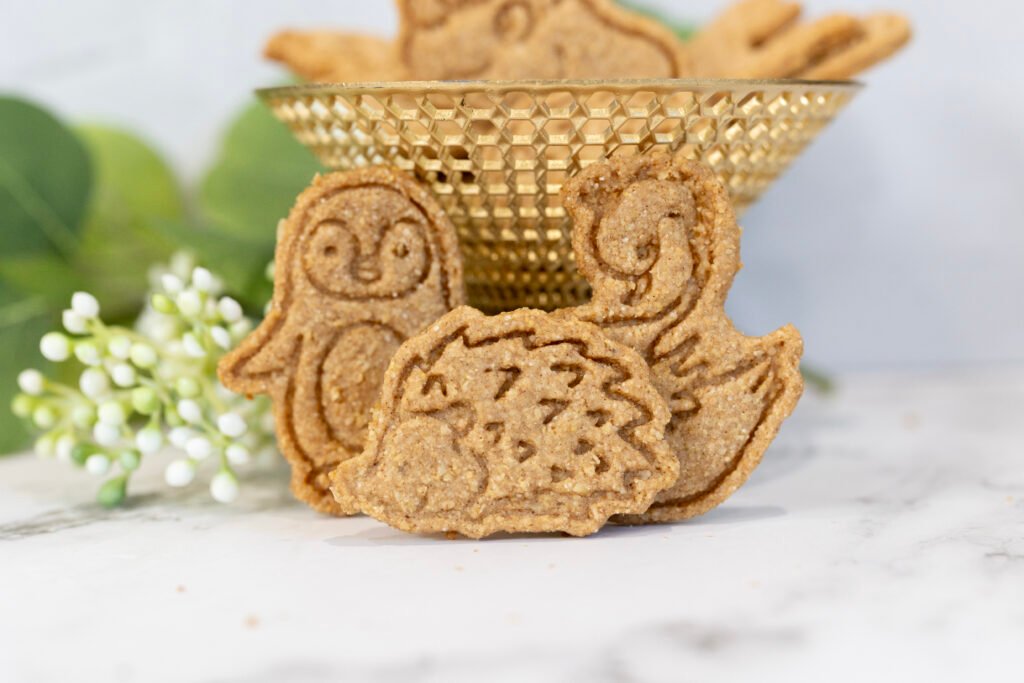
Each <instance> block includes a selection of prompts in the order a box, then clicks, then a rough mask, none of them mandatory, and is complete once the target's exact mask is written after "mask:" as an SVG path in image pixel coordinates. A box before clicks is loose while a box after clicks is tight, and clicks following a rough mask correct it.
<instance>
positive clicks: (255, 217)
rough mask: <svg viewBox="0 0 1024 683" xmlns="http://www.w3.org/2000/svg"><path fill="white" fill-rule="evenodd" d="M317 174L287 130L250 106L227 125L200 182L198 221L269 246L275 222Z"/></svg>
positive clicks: (315, 165)
mask: <svg viewBox="0 0 1024 683" xmlns="http://www.w3.org/2000/svg"><path fill="white" fill-rule="evenodd" d="M322 171H324V168H323V167H322V166H321V165H320V164H319V163H318V162H317V161H316V159H315V158H314V157H313V155H312V154H311V153H310V152H309V151H307V150H306V148H304V147H303V146H302V145H301V144H299V143H298V141H296V140H295V138H294V137H293V136H292V134H291V132H290V131H289V130H288V128H287V127H286V126H285V125H284V124H282V123H280V122H279V121H278V120H277V119H275V118H274V117H273V115H272V114H271V113H270V112H269V110H267V109H266V107H264V106H263V105H262V104H260V103H254V104H252V105H250V106H249V107H247V108H246V109H245V110H243V111H242V113H241V115H240V116H239V117H238V118H237V119H236V120H235V121H234V123H232V124H231V126H230V128H229V129H228V131H227V135H226V136H225V139H224V144H223V147H222V148H221V152H220V157H219V158H218V159H217V161H216V163H215V164H214V165H213V167H212V168H211V169H210V171H209V173H208V174H207V175H206V177H205V178H204V180H203V182H202V186H201V188H200V195H199V203H200V209H201V212H202V215H203V218H204V219H205V221H206V222H207V223H208V224H209V225H210V226H211V227H212V228H213V229H214V230H216V231H217V232H221V233H224V234H226V235H230V236H233V237H235V238H237V239H241V240H246V241H248V242H250V243H253V244H259V245H264V246H267V245H273V243H274V238H275V236H276V232H277V223H278V221H279V220H280V219H282V218H284V217H285V216H286V215H287V213H288V211H289V209H291V207H292V204H294V203H295V198H296V197H297V196H298V194H299V193H300V192H302V190H303V189H305V188H306V186H308V185H309V183H310V181H311V180H312V179H313V176H314V174H316V173H318V172H322ZM214 266H215V267H217V268H222V267H223V264H220V263H217V264H214Z"/></svg>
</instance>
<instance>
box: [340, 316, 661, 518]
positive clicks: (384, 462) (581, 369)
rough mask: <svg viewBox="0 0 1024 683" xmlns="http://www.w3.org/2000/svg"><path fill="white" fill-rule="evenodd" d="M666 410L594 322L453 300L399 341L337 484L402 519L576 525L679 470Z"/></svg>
mask: <svg viewBox="0 0 1024 683" xmlns="http://www.w3.org/2000/svg"><path fill="white" fill-rule="evenodd" d="M668 419H669V414H668V408H667V406H666V405H665V402H664V401H663V400H662V398H661V397H660V396H659V395H658V392H657V389H655V387H654V385H653V384H652V380H651V376H650V370H649V369H648V368H647V366H646V365H645V364H644V362H643V360H642V359H641V358H640V357H639V356H638V355H637V354H636V353H635V352H634V351H632V350H631V349H629V348H627V347H625V346H623V345H621V344H616V343H615V342H612V341H610V340H609V339H608V338H607V337H606V336H605V335H604V334H602V332H601V330H599V329H598V328H596V327H594V326H593V325H588V324H586V323H582V322H580V321H578V320H575V319H572V318H563V319H558V318H555V317H554V316H552V315H550V314H546V313H543V312H541V311H534V310H529V309H520V310H518V311H515V312H512V313H503V314H500V315H497V316H493V317H486V316H484V315H483V314H482V313H480V312H479V311H476V310H474V309H472V308H468V307H464V308H459V309H457V310H455V311H453V312H452V313H449V314H448V315H446V316H445V317H444V318H442V319H441V320H438V321H437V322H436V323H434V324H433V325H431V326H430V327H429V328H428V329H427V330H426V331H424V332H423V333H422V334H420V335H419V336H417V337H414V338H413V339H411V340H409V341H408V342H406V343H405V344H403V345H402V348H401V349H399V351H398V353H396V354H395V357H394V360H393V361H392V362H391V365H390V367H389V368H388V371H387V374H386V375H385V378H384V389H383V391H382V393H381V402H380V407H379V409H378V410H377V411H375V412H374V417H373V423H372V425H371V427H370V435H369V437H368V439H367V443H366V450H365V451H364V452H363V454H362V455H360V456H359V457H357V458H353V459H351V460H348V461H346V462H344V463H342V464H341V465H340V466H339V467H338V469H337V470H336V471H335V472H334V474H333V475H332V480H333V488H334V493H335V495H336V496H337V497H338V500H339V503H340V504H341V506H342V507H344V508H350V507H352V508H358V509H360V510H362V511H363V512H366V513H367V514H369V515H371V516H373V517H375V518H377V519H379V520H381V521H384V522H386V523H388V524H390V525H392V526H394V527H396V528H398V529H402V530H404V531H413V532H421V533H423V532H425V533H431V532H458V533H460V534H463V535H465V536H469V537H472V538H480V537H482V536H487V535H489V534H493V533H495V532H498V531H508V532H550V531H564V532H566V533H569V534H573V535H575V536H583V535H586V534H591V533H593V532H595V531H597V530H598V529H599V528H601V526H602V525H603V524H604V523H605V521H606V520H607V519H608V517H609V516H611V515H613V514H617V513H619V514H629V513H634V514H635V513H641V512H643V511H644V510H646V509H647V506H648V505H649V504H650V503H651V501H652V500H654V496H655V495H656V494H657V492H658V491H661V490H662V489H664V488H665V487H667V486H669V485H671V484H672V483H673V482H674V481H675V480H676V477H677V475H678V471H679V466H678V462H677V460H676V458H675V456H674V455H673V454H672V452H671V451H669V450H668V448H667V446H666V444H665V442H664V438H663V437H664V428H665V424H666V423H667V422H668Z"/></svg>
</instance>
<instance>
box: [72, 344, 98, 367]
mask: <svg viewBox="0 0 1024 683" xmlns="http://www.w3.org/2000/svg"><path fill="white" fill-rule="evenodd" d="M75 358H77V359H78V360H79V362H81V363H82V365H91V366H96V365H99V364H100V363H101V362H102V361H103V357H102V356H101V355H100V350H99V348H98V347H97V346H96V344H94V343H92V342H89V341H84V342H79V343H77V344H75Z"/></svg>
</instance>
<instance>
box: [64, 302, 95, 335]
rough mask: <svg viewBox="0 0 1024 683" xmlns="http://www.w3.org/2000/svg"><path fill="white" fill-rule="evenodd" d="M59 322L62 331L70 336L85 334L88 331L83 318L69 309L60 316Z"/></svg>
mask: <svg viewBox="0 0 1024 683" xmlns="http://www.w3.org/2000/svg"><path fill="white" fill-rule="evenodd" d="M60 321H61V324H63V325H64V329H65V330H67V331H68V332H70V333H71V334H85V333H86V332H88V331H89V326H88V325H87V324H86V321H85V318H83V317H82V316H80V315H79V314H78V313H76V312H74V311H73V310H71V309H70V308H69V309H67V310H65V311H64V312H63V313H61V314H60Z"/></svg>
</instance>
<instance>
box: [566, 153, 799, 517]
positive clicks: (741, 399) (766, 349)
mask: <svg viewBox="0 0 1024 683" xmlns="http://www.w3.org/2000/svg"><path fill="white" fill-rule="evenodd" d="M562 199H563V203H564V205H565V207H566V210H567V211H568V212H569V214H570V215H571V216H572V218H573V220H574V226H573V249H574V251H575V253H576V260H577V264H578V266H579V269H580V272H581V273H582V274H583V275H584V277H586V278H587V280H589V281H590V283H591V285H592V286H593V290H594V294H593V299H592V301H591V302H590V303H589V304H587V305H585V306H581V307H578V308H575V309H567V310H564V311H561V312H560V313H559V315H565V316H574V317H577V318H579V319H581V320H585V321H588V322H592V323H595V324H597V325H600V326H601V327H602V329H603V330H604V331H605V333H606V334H608V335H609V336H610V337H611V338H613V339H615V340H616V341H619V342H621V343H624V344H627V345H628V346H630V347H632V348H634V349H636V350H637V351H638V352H639V353H640V354H641V355H642V356H643V357H644V359H645V360H646V361H647V363H648V364H649V365H650V367H651V370H652V372H653V375H654V380H655V384H656V385H657V386H658V389H659V390H660V391H661V394H662V396H664V397H665V399H666V400H667V401H668V402H669V406H670V408H671V411H672V420H671V422H670V424H669V427H668V429H667V431H666V435H667V439H668V442H669V444H670V445H671V447H672V449H673V450H674V451H675V453H676V455H677V456H678V457H679V461H680V476H679V480H678V482H677V483H676V484H675V485H674V486H673V487H671V488H670V489H669V490H667V491H665V492H663V493H661V494H660V495H659V496H658V499H657V501H656V502H655V503H654V505H652V506H651V509H650V510H648V511H647V512H646V513H644V514H642V515H633V516H627V517H624V518H622V519H623V520H625V521H630V522H634V521H641V522H648V521H670V520H677V519H684V518H687V517H692V516H694V515H698V514H701V513H703V512H706V511H708V510H710V509H711V508H713V507H715V506H716V505H718V504H719V503H721V502H722V501H724V500H725V499H726V498H728V497H729V496H730V495H731V494H732V493H733V492H734V491H735V490H736V489H737V488H738V487H739V486H740V485H742V484H743V482H744V481H746V479H747V477H748V476H749V475H750V473H751V471H753V469H754V467H756V466H757V464H758V462H760V460H761V456H762V454H763V453H764V451H765V449H766V448H767V447H768V445H769V443H771V441H772V439H773V438H774V437H775V434H776V432H777V431H778V429H779V426H780V424H781V423H782V421H783V420H784V419H785V418H786V417H787V416H788V415H789V414H790V413H791V412H792V410H793V408H794V407H795V405H796V402H797V400H798V399H799V397H800V394H801V393H802V391H803V381H802V378H801V376H800V371H799V360H800V355H801V353H802V349H803V345H802V341H801V339H800V335H799V333H798V332H797V331H796V329H794V328H793V327H790V326H787V327H784V328H782V329H780V330H778V331H776V332H774V333H772V334H770V335H768V336H766V337H760V338H757V337H746V336H744V335H742V334H740V333H739V332H737V331H736V330H735V328H734V327H733V326H732V323H731V322H730V321H729V319H728V317H727V316H726V314H725V311H724V305H725V299H726V296H727V295H728V292H729V287H730V286H731V285H732V280H733V277H734V276H735V274H736V271H737V270H738V269H739V227H738V226H737V225H736V220H735V217H734V214H733V211H732V207H731V205H730V204H729V200H728V196H727V194H726V192H725V188H724V187H722V185H721V183H720V182H719V181H718V180H717V179H716V178H715V176H714V174H713V173H712V172H711V171H710V169H708V168H706V167H704V166H702V165H700V164H697V163H694V162H691V161H687V160H686V159H684V158H683V157H682V156H679V157H677V158H675V159H673V158H671V157H669V156H668V155H665V154H651V155H646V156H642V157H633V158H624V159H618V160H614V161H611V162H607V163H602V164H595V165H593V166H591V167H590V168H588V169H586V170H585V171H583V172H581V173H580V174H579V175H577V176H575V177H574V178H572V179H571V180H570V181H569V182H568V183H566V185H565V186H564V188H563V190H562Z"/></svg>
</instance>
